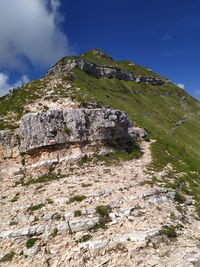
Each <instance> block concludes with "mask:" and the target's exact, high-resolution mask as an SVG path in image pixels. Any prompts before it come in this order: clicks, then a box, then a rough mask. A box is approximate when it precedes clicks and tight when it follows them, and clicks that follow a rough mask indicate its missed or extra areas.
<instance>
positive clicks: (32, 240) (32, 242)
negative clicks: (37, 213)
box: [26, 238, 38, 248]
mask: <svg viewBox="0 0 200 267" xmlns="http://www.w3.org/2000/svg"><path fill="white" fill-rule="evenodd" d="M37 240H38V238H30V239H28V240H27V241H26V247H27V248H32V247H33V246H34V245H35V243H36V241H37Z"/></svg>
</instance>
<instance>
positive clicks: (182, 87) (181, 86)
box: [177, 83, 185, 89]
mask: <svg viewBox="0 0 200 267" xmlns="http://www.w3.org/2000/svg"><path fill="white" fill-rule="evenodd" d="M177 86H178V87H180V88H181V89H185V84H183V83H177Z"/></svg>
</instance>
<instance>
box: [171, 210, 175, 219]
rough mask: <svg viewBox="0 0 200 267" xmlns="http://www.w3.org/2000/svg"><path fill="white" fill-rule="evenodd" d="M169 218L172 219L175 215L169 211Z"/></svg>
mask: <svg viewBox="0 0 200 267" xmlns="http://www.w3.org/2000/svg"><path fill="white" fill-rule="evenodd" d="M169 216H170V217H171V218H172V219H173V218H174V217H175V216H176V215H175V212H174V211H170V213H169Z"/></svg>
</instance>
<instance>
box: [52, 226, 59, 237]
mask: <svg viewBox="0 0 200 267" xmlns="http://www.w3.org/2000/svg"><path fill="white" fill-rule="evenodd" d="M57 235H58V229H57V228H54V229H53V231H52V232H51V236H52V237H56V236H57Z"/></svg>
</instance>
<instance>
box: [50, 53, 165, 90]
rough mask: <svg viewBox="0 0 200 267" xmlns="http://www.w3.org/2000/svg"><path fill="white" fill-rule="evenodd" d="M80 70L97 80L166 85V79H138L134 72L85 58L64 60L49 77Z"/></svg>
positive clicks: (51, 70)
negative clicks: (76, 69)
mask: <svg viewBox="0 0 200 267" xmlns="http://www.w3.org/2000/svg"><path fill="white" fill-rule="evenodd" d="M96 53H98V55H100V56H103V55H104V54H102V52H98V51H97V52H96ZM74 68H79V69H80V70H82V71H84V72H86V73H87V74H89V75H91V76H93V77H95V78H109V79H110V78H116V79H119V80H124V81H136V82H138V83H140V82H142V83H149V84H152V85H162V84H164V83H166V81H165V80H164V79H160V78H157V77H146V76H138V77H136V76H135V75H134V74H133V73H132V72H130V71H125V70H122V69H120V68H117V67H113V66H98V65H96V64H94V63H90V62H87V61H86V60H85V59H83V58H79V59H68V58H63V59H62V60H61V61H59V62H58V63H57V64H56V65H54V66H53V67H52V68H51V69H50V70H49V72H48V74H47V75H54V76H56V77H62V76H66V75H68V74H69V72H70V71H71V70H72V69H74Z"/></svg>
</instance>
